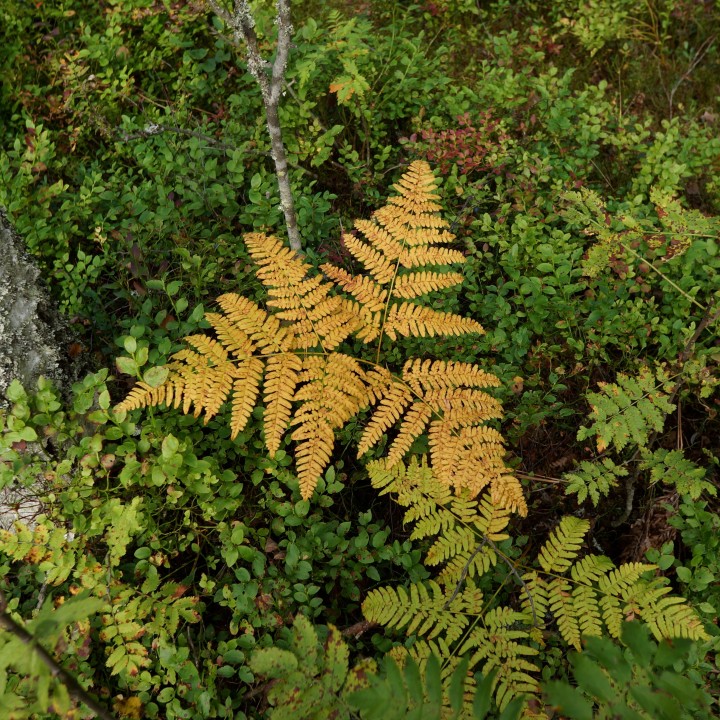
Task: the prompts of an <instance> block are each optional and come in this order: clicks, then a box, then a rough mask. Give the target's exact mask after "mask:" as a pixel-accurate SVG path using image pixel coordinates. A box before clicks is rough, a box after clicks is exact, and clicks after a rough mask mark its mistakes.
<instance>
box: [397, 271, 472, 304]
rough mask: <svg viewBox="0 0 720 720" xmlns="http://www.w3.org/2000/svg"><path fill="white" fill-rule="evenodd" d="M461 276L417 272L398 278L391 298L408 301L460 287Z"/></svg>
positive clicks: (457, 274) (456, 274)
mask: <svg viewBox="0 0 720 720" xmlns="http://www.w3.org/2000/svg"><path fill="white" fill-rule="evenodd" d="M462 281H463V276H462V275H460V273H437V272H417V273H408V274H407V275H402V276H400V277H399V278H398V279H397V280H396V281H395V285H394V286H393V291H392V294H393V297H399V298H405V299H406V300H410V299H412V298H415V297H418V296H420V295H426V294H427V293H429V292H434V291H436V290H444V289H445V288H449V287H453V286H454V285H460V284H461V283H462Z"/></svg>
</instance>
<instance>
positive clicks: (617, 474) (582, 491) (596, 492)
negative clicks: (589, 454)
mask: <svg viewBox="0 0 720 720" xmlns="http://www.w3.org/2000/svg"><path fill="white" fill-rule="evenodd" d="M627 474H628V471H627V470H626V469H625V468H624V467H622V466H621V465H616V464H615V463H614V462H613V461H612V460H611V459H610V458H603V459H602V460H601V461H598V462H594V463H592V462H588V461H587V460H583V461H582V462H581V463H580V465H579V466H578V468H577V469H576V470H574V471H573V472H569V473H565V474H564V475H563V480H566V481H567V483H568V484H567V487H566V488H565V494H566V495H573V494H574V495H577V500H578V502H579V503H583V502H585V500H587V498H588V497H590V499H591V500H592V503H593V505H594V506H595V507H597V505H598V503H599V502H600V497H601V496H605V495H607V494H608V493H609V492H610V490H611V489H612V488H614V487H615V486H616V485H617V483H618V478H622V477H627Z"/></svg>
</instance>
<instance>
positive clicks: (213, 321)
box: [205, 312, 257, 360]
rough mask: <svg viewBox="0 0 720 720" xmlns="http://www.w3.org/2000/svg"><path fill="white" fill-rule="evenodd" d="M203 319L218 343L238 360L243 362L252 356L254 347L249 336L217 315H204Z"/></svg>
mask: <svg viewBox="0 0 720 720" xmlns="http://www.w3.org/2000/svg"><path fill="white" fill-rule="evenodd" d="M205 319H206V320H207V321H208V322H209V323H210V325H211V326H212V328H213V330H215V333H216V334H217V336H218V338H219V339H220V342H221V343H222V344H223V346H224V347H225V348H227V349H228V350H229V351H230V352H231V353H232V354H233V355H234V356H235V357H236V358H238V359H239V360H245V359H247V358H249V357H251V356H252V355H253V353H254V352H255V351H256V349H257V348H256V346H255V344H254V343H253V341H252V340H251V339H250V336H249V335H248V334H247V333H246V332H245V331H244V330H241V329H240V328H239V327H238V326H237V325H235V324H234V323H232V322H231V321H230V320H229V319H228V318H227V317H226V316H224V315H220V314H219V313H212V312H208V313H205Z"/></svg>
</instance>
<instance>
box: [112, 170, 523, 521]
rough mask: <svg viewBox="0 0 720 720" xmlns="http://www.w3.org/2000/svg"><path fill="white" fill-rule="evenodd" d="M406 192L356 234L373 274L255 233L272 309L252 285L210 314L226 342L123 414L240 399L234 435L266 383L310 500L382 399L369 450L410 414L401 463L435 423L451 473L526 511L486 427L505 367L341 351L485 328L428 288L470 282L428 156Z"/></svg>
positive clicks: (197, 341)
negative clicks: (306, 256) (349, 429)
mask: <svg viewBox="0 0 720 720" xmlns="http://www.w3.org/2000/svg"><path fill="white" fill-rule="evenodd" d="M395 189H396V190H397V191H398V195H397V196H395V197H391V198H390V199H389V201H388V204H387V205H386V206H384V207H383V208H381V209H379V210H378V211H377V212H375V213H374V215H373V216H372V218H370V219H369V220H358V221H357V222H356V228H357V230H358V231H359V233H360V234H361V235H362V236H363V237H362V238H360V237H354V236H352V235H349V234H348V235H345V236H344V240H345V244H346V246H347V248H348V250H349V251H350V252H351V253H352V255H353V257H355V259H356V260H358V262H360V263H361V264H362V265H363V266H364V267H365V270H366V273H365V274H363V275H352V274H350V273H348V272H347V271H345V270H342V269H340V268H337V267H335V266H333V265H331V264H324V265H322V268H321V269H322V271H323V273H324V276H323V275H319V274H313V269H312V268H311V266H310V265H309V264H307V263H306V262H305V261H304V260H302V259H301V258H299V257H298V256H297V254H296V253H294V252H293V251H292V250H290V249H289V248H287V247H285V246H284V245H283V244H282V242H281V241H280V240H278V239H277V238H276V237H272V236H266V235H263V234H259V233H251V234H249V235H246V236H245V242H246V244H247V247H248V250H249V252H250V255H251V256H252V258H253V260H254V261H255V262H256V264H257V266H258V270H257V276H258V279H259V280H260V281H261V282H262V284H263V285H264V286H265V287H266V288H267V292H268V299H267V303H266V304H267V310H265V309H263V308H261V307H259V306H258V305H256V304H255V303H254V302H252V301H250V300H248V299H247V298H244V297H242V296H239V295H235V294H232V293H230V294H226V295H223V296H222V297H220V298H219V299H218V303H219V305H220V309H221V310H222V312H221V313H208V314H207V319H208V321H209V322H210V324H211V325H212V327H213V330H214V332H215V336H216V339H213V338H210V337H207V336H205V335H192V336H190V337H188V338H186V340H187V342H188V344H189V345H190V346H191V347H190V348H188V349H186V350H182V351H180V352H179V353H176V354H175V355H174V356H173V358H172V361H171V362H170V363H169V364H168V365H167V369H168V376H167V379H166V380H165V381H164V382H163V383H162V384H161V385H159V386H157V387H153V386H151V385H150V384H148V383H144V382H140V383H138V385H137V386H136V387H135V388H134V389H133V390H132V392H131V393H130V394H129V395H128V397H127V398H126V399H125V400H124V401H123V402H122V403H120V405H119V406H118V409H119V410H133V409H135V408H139V407H144V406H149V405H159V404H166V405H168V406H171V405H172V406H174V407H180V406H182V409H183V412H189V411H190V410H191V408H192V409H193V411H194V414H195V415H196V416H199V415H200V414H201V413H204V417H205V422H208V421H209V420H210V419H211V418H212V417H213V416H214V415H215V414H216V413H217V412H218V410H219V409H220V407H221V406H222V405H223V403H225V402H227V401H228V400H230V403H231V408H232V413H231V420H230V424H231V436H232V437H233V438H235V437H236V436H237V434H238V433H239V432H241V431H242V430H243V429H244V428H245V427H246V425H247V423H248V421H249V418H250V415H251V413H252V410H253V408H254V407H255V406H256V404H257V402H258V398H259V396H260V391H261V390H260V389H261V385H262V402H263V405H264V408H265V411H264V417H263V430H264V435H265V445H266V447H267V450H268V452H269V453H270V454H271V455H274V454H275V453H276V452H277V451H278V450H279V449H280V446H281V443H282V440H283V437H284V436H285V434H286V433H287V430H288V427H292V428H293V430H292V434H291V439H292V440H294V441H295V442H296V448H295V460H296V468H297V474H298V481H299V485H300V491H301V494H302V497H303V498H305V499H307V498H309V497H310V496H311V495H312V493H313V491H314V490H315V487H316V485H317V481H318V479H319V478H320V476H321V475H322V472H323V471H324V469H325V468H326V467H327V465H328V463H329V462H330V458H331V456H332V451H333V445H334V440H335V433H336V431H338V430H339V429H340V428H342V427H343V426H344V425H345V424H346V423H347V422H348V421H349V420H350V419H351V418H352V417H354V416H355V415H357V413H358V412H360V411H361V410H362V409H364V408H368V407H372V406H376V408H375V410H374V412H373V414H372V416H371V418H370V421H369V422H368V425H367V427H366V430H365V433H364V434H363V437H362V438H361V441H360V444H359V448H358V451H359V455H360V456H362V455H363V454H364V453H365V452H367V451H368V450H370V449H371V448H373V447H374V446H376V445H377V443H378V442H379V441H380V440H381V438H382V436H383V434H384V433H386V432H388V431H390V430H391V429H392V428H393V427H394V426H395V425H397V423H399V428H398V430H397V433H396V435H395V437H394V439H393V441H392V443H391V444H390V447H389V451H388V456H387V458H386V463H387V464H388V466H392V465H394V464H397V463H398V462H400V461H401V460H402V458H403V457H404V456H405V455H406V454H407V452H408V451H409V449H410V447H411V445H412V443H413V442H414V441H415V439H417V438H418V437H419V436H420V435H422V434H423V433H425V432H427V433H428V436H429V439H430V452H431V457H432V461H433V465H434V468H435V471H436V473H437V476H438V478H439V479H440V480H441V481H442V482H444V483H445V484H446V485H448V486H454V487H455V488H456V489H457V490H460V489H461V488H467V489H469V490H470V492H471V494H473V495H476V494H478V493H479V492H481V491H482V490H483V489H484V488H486V487H487V488H489V490H490V493H491V497H492V500H493V502H495V503H498V504H499V505H500V506H503V507H507V508H511V509H513V510H517V511H519V512H523V513H524V512H525V511H526V505H525V501H524V498H523V494H522V489H521V487H520V485H519V483H518V482H517V480H516V479H515V478H513V477H512V476H510V475H508V474H507V471H506V468H505V465H504V463H503V455H504V449H503V446H502V437H501V436H500V434H499V433H498V432H497V431H495V430H493V429H492V428H489V427H487V425H486V423H487V422H488V421H490V420H492V419H495V418H499V417H500V415H501V408H500V404H499V403H498V402H497V400H495V399H494V398H493V397H492V396H490V395H489V394H488V393H487V392H485V390H486V389H487V388H488V387H496V386H497V385H498V384H499V381H498V380H497V378H496V377H495V376H494V375H491V374H490V373H486V372H485V371H483V370H482V369H480V368H479V367H477V366H475V365H472V364H469V363H460V362H444V361H441V360H436V361H431V360H408V361H407V362H406V363H405V366H404V367H403V369H402V371H401V372H400V373H397V374H393V373H391V372H390V371H389V370H388V369H387V368H384V367H382V366H380V365H379V364H378V363H377V362H371V361H368V360H365V359H363V358H354V357H351V356H350V355H347V354H344V353H341V352H338V350H337V348H338V347H339V346H340V344H341V343H342V342H343V341H345V340H346V339H348V338H349V337H350V336H353V335H354V336H355V337H357V338H358V339H360V340H362V341H363V342H364V343H366V344H368V343H372V342H377V343H378V348H379V347H380V343H381V342H382V338H383V337H384V336H387V337H389V338H390V339H392V340H395V339H397V337H398V336H406V337H409V336H414V337H418V336H419V337H425V336H436V335H446V336H447V335H463V334H467V333H481V332H483V328H482V326H481V325H480V324H479V323H477V322H476V321H474V320H472V319H469V318H464V317H462V316H459V315H455V314H452V313H444V312H439V311H437V310H434V309H433V308H431V307H428V306H427V305H425V304H423V302H422V296H424V295H426V294H427V293H428V292H432V291H437V290H443V289H446V288H449V287H452V286H455V285H458V284H459V283H461V282H462V279H463V278H462V275H460V274H459V273H457V272H451V271H450V270H448V269H447V267H446V266H447V265H450V264H457V263H462V262H464V259H465V258H464V256H463V254H462V253H461V252H459V251H457V250H454V249H452V248H449V247H447V245H448V243H451V242H452V241H453V239H454V236H453V235H452V233H450V232H449V231H448V229H447V227H448V225H447V223H446V222H445V221H444V220H443V219H442V218H441V217H440V216H439V210H440V205H439V204H438V203H437V202H436V201H437V200H438V195H437V194H436V192H435V191H436V189H437V181H436V179H435V177H434V175H433V174H432V171H431V170H430V167H429V166H428V165H427V163H424V162H414V163H412V164H411V165H410V167H409V168H408V171H407V172H406V173H405V174H404V175H403V176H402V178H401V179H400V181H399V182H398V184H397V185H396V186H395Z"/></svg>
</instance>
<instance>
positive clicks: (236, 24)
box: [208, 0, 302, 253]
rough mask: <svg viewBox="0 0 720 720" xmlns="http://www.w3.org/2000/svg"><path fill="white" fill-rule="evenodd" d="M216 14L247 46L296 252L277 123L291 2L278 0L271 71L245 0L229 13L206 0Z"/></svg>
mask: <svg viewBox="0 0 720 720" xmlns="http://www.w3.org/2000/svg"><path fill="white" fill-rule="evenodd" d="M208 2H209V4H210V7H212V9H213V10H214V11H215V14H216V15H217V16H218V17H219V18H220V19H221V20H223V22H225V23H226V24H227V26H228V27H229V28H231V30H232V31H233V36H234V38H235V40H236V41H237V43H238V44H243V45H244V46H245V50H246V62H247V68H248V72H249V73H250V74H251V75H252V76H253V77H254V78H255V80H256V81H257V83H258V85H259V86H260V92H261V93H262V98H263V105H264V107H265V119H266V121H267V129H268V134H269V135H270V153H271V155H272V158H273V160H274V162H275V175H276V177H277V181H278V190H279V192H280V206H281V207H282V211H283V214H284V216H285V225H286V227H287V232H288V240H289V241H290V247H291V248H292V249H293V250H295V252H298V253H301V252H302V243H301V242H300V231H299V230H298V224H297V215H296V213H295V202H294V200H293V196H292V190H291V188H290V177H289V175H288V161H287V155H286V153H285V145H284V143H283V139H282V129H281V127H280V115H279V113H278V107H279V105H280V98H281V97H282V94H283V86H284V84H285V71H286V69H287V63H288V57H289V55H290V44H291V38H292V30H293V27H292V23H291V22H290V4H289V2H288V0H277V4H276V6H275V7H276V12H277V14H276V17H275V25H276V26H277V29H278V40H277V52H276V55H275V61H274V63H273V64H272V70H271V74H268V68H269V67H270V64H269V63H268V62H266V61H265V60H263V58H262V55H261V54H260V48H259V45H258V38H257V33H256V32H255V19H254V18H253V15H252V11H251V10H250V6H249V4H248V2H247V0H235V6H234V9H233V11H232V13H229V12H228V11H227V10H225V9H224V8H223V7H222V6H221V5H220V3H219V2H218V0H208Z"/></svg>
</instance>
